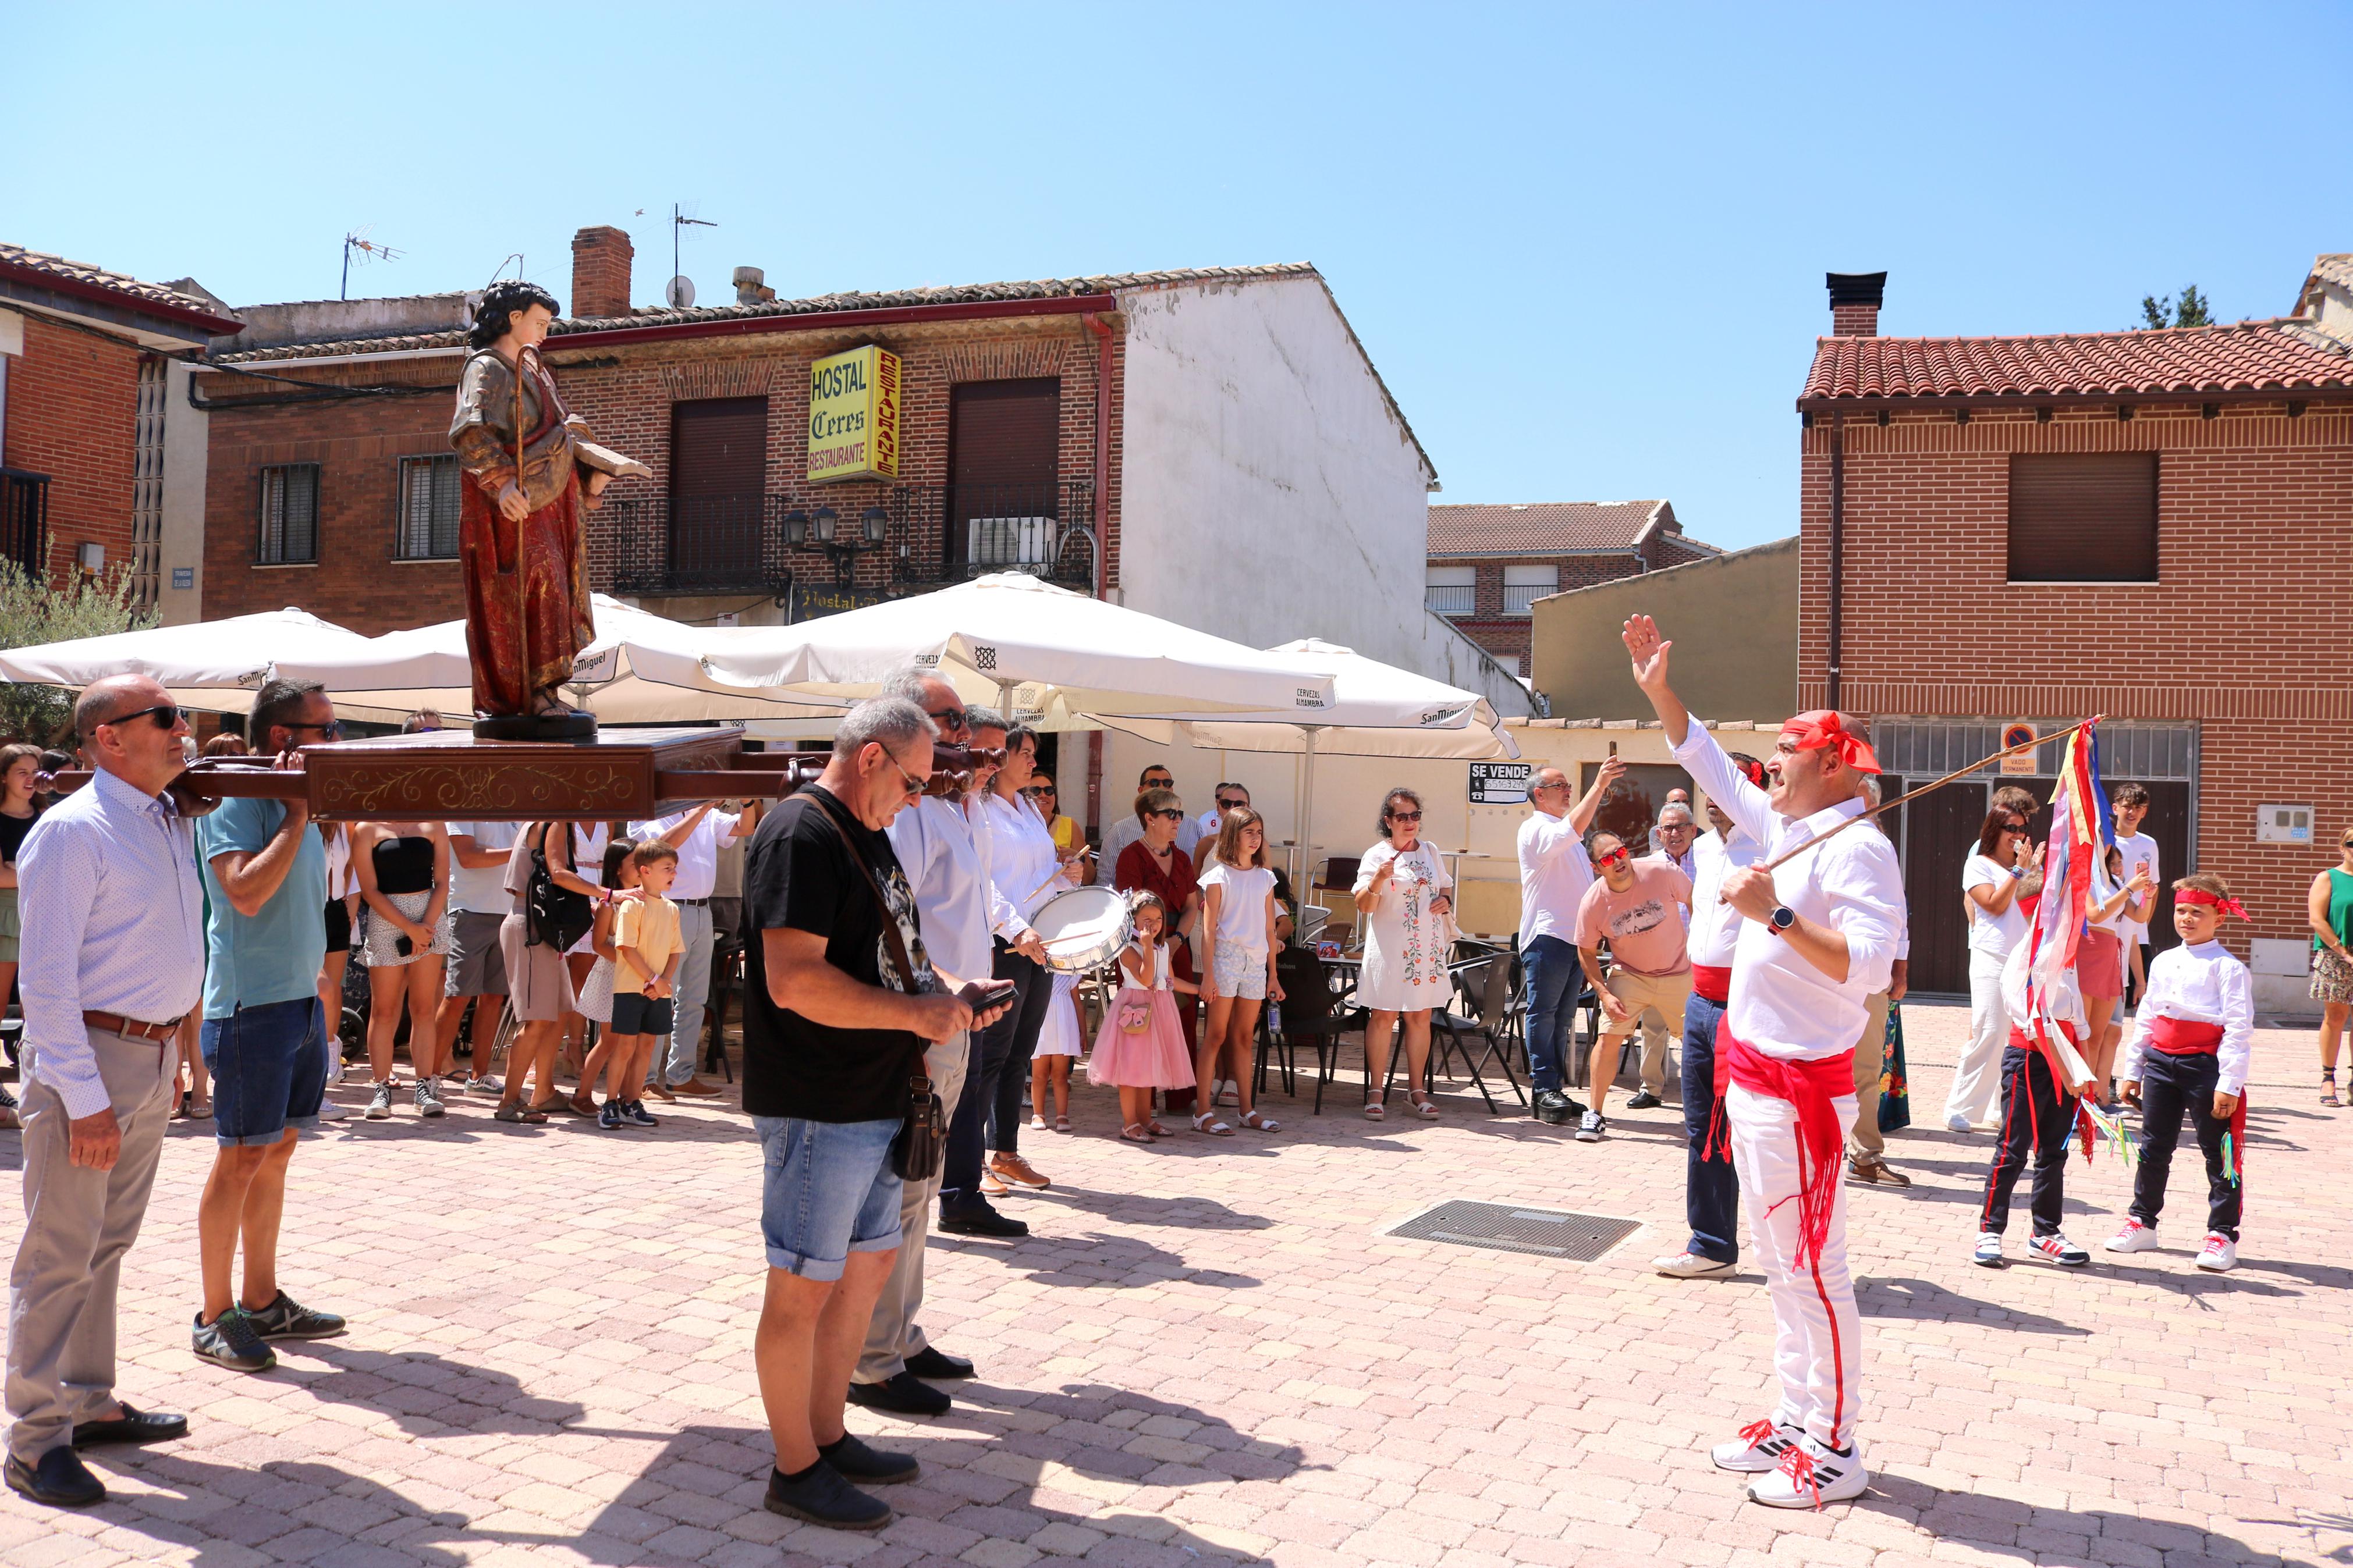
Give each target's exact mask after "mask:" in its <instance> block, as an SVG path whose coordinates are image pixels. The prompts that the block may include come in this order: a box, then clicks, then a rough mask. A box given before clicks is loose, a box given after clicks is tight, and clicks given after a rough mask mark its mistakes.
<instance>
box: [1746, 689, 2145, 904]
mask: <svg viewBox="0 0 2353 1568" xmlns="http://www.w3.org/2000/svg"><path fill="white" fill-rule="evenodd" d="M2106 717H2107V715H2106V714H2105V713H2094V715H2093V716H2092V717H2090V718H2089V719H2084V720H2082V721H2078V722H2076V723H2073V724H2070V725H2068V726H2067V727H2066V728H2065V729H2063V730H2053V731H2051V732H2050V733H2049V734H2047V735H2036V736H2034V737H2032V738H2031V739H2029V740H2024V741H2021V742H2018V744H2016V745H2015V746H2007V747H2004V748H2003V749H2002V750H2000V751H1999V752H1995V753H1994V754H1993V755H1992V756H1990V757H1980V758H1978V760H1977V761H1976V762H1974V763H1970V764H1969V765H1968V767H1965V768H1955V769H1954V770H1953V771H1952V772H1951V773H1947V774H1946V775H1945V776H1944V777H1943V778H1940V779H1937V780H1935V781H1934V782H1932V783H1929V784H1922V785H1921V786H1920V787H1919V788H1918V789H1915V790H1907V791H1906V792H1905V793H1904V794H1902V795H1897V796H1896V797H1895V798H1894V800H1891V801H1884V802H1882V803H1881V804H1880V805H1874V806H1873V807H1872V808H1871V809H1870V810H1869V811H1866V812H1862V813H1859V814H1858V815H1856V816H1850V817H1848V818H1847V819H1846V820H1845V821H1844V822H1841V823H1840V824H1839V825H1838V826H1836V827H1832V828H1829V829H1826V830H1825V831H1823V832H1820V833H1817V834H1815V835H1814V836H1813V837H1811V838H1809V839H1807V840H1806V841H1805V842H1804V843H1803V844H1800V845H1799V846H1798V847H1796V848H1794V849H1791V850H1789V851H1788V853H1786V854H1781V855H1776V856H1775V857H1774V858H1772V859H1770V860H1767V861H1766V862H1765V863H1764V864H1763V865H1762V866H1759V867H1758V868H1757V869H1758V870H1760V871H1770V870H1774V869H1775V868H1778V867H1780V866H1782V865H1784V864H1786V863H1787V862H1788V861H1790V860H1794V859H1796V858H1798V857H1799V856H1800V855H1803V854H1804V853H1805V852H1806V851H1807V850H1809V849H1811V848H1812V847H1814V846H1815V845H1817V844H1820V842H1821V841H1822V840H1824V839H1825V838H1835V837H1838V836H1839V835H1840V834H1841V833H1844V832H1845V831H1846V830H1847V829H1848V828H1850V827H1852V826H1854V825H1855V824H1856V823H1858V822H1869V821H1870V820H1871V819H1872V818H1873V817H1874V816H1878V815H1879V814H1880V813H1881V812H1883V811H1893V810H1894V809H1895V808H1896V807H1897V806H1899V805H1903V804H1904V803H1905V801H1911V800H1917V799H1919V798H1920V797H1921V796H1922V795H1926V794H1927V793H1928V792H1929V791H1931V790H1938V789H1942V788H1944V787H1945V786H1946V785H1947V784H1951V783H1953V782H1954V781H1955V780H1957V779H1965V778H1967V777H1968V776H1969V775H1970V774H1971V773H1976V772H1978V770H1980V769H1983V768H1989V767H1991V766H1993V764H1994V763H1998V762H2000V761H2001V760H2002V759H2003V758H2004V757H2014V756H2016V755H2017V754H2018V753H2019V752H2026V751H2031V750H2033V749H2034V748H2035V747H2037V746H2040V745H2042V744H2044V743H2045V742H2051V741H2059V740H2064V739H2065V738H2066V737H2068V736H2069V735H2072V734H2073V733H2074V732H2075V731H2078V730H2081V729H2084V728H2086V727H2088V726H2090V725H2093V724H2096V723H2098V722H2099V721H2101V720H2103V719H2105V718H2106Z"/></svg>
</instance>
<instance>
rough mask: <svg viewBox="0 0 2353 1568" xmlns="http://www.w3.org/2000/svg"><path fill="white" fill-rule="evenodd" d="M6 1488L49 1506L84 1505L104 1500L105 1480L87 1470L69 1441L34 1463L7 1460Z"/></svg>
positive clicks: (68, 1506) (78, 1506)
mask: <svg viewBox="0 0 2353 1568" xmlns="http://www.w3.org/2000/svg"><path fill="white" fill-rule="evenodd" d="M7 1480H8V1489H9V1490H10V1491H12V1492H16V1493H17V1494H19V1495H20V1496H24V1497H28V1498H31V1499H32V1500H34V1501H35V1502H45V1503H47V1504H48V1505H49V1506H50V1507H51V1508H88V1507H90V1505H91V1504H92V1503H100V1502H104V1501H105V1500H106V1483H105V1482H104V1481H101V1480H100V1479H98V1478H97V1477H96V1476H93V1475H91V1474H90V1467H89V1466H88V1465H85V1464H83V1463H82V1462H81V1456H80V1455H79V1454H77V1453H75V1452H74V1451H73V1447H72V1446H71V1445H70V1444H60V1445H59V1446H58V1447H54V1448H52V1449H50V1450H49V1451H48V1452H47V1453H46V1454H43V1455H42V1456H41V1462H40V1463H39V1464H37V1465H27V1464H26V1463H25V1461H23V1460H22V1459H11V1460H9V1461H8V1468H7Z"/></svg>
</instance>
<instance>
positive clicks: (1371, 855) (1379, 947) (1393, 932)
mask: <svg viewBox="0 0 2353 1568" xmlns="http://www.w3.org/2000/svg"><path fill="white" fill-rule="evenodd" d="M1355 891H1356V908H1357V910H1359V911H1360V912H1361V913H1363V914H1364V915H1365V916H1366V921H1365V967H1364V973H1362V974H1361V975H1360V976H1359V977H1358V979H1357V982H1356V1001H1357V1003H1358V1004H1359V1005H1362V1006H1363V1007H1364V1008H1365V1009H1366V1011H1367V1012H1369V1013H1370V1014H1371V1015H1372V1016H1371V1019H1370V1021H1369V1022H1368V1023H1367V1024H1366V1028H1365V1115H1366V1118H1367V1119H1368V1120H1370V1121H1380V1120H1381V1119H1382V1118H1383V1117H1385V1116H1386V1115H1387V1114H1388V1110H1387V1109H1386V1108H1385V1107H1384V1106H1383V1104H1382V1101H1383V1100H1384V1098H1385V1095H1384V1090H1383V1080H1385V1079H1387V1078H1388V1068H1389V1031H1390V1030H1391V1029H1392V1028H1394V1027H1396V1026H1397V1025H1398V1023H1399V1022H1400V1021H1402V1022H1403V1024H1404V1026H1405V1069H1406V1093H1407V1097H1408V1098H1409V1100H1411V1101H1412V1102H1413V1109H1414V1110H1415V1112H1416V1113H1417V1114H1419V1115H1421V1116H1425V1117H1429V1116H1436V1115H1437V1114H1438V1104H1437V1102H1436V1101H1435V1100H1431V1099H1430V1088H1429V1082H1428V1077H1429V1072H1430V1009H1431V1008H1432V1007H1443V1006H1445V1005H1446V1004H1447V1001H1448V999H1449V998H1450V997H1451V996H1452V995H1453V994H1454V979H1453V976H1452V975H1451V973H1448V971H1447V967H1446V963H1447V960H1448V959H1449V958H1450V957H1451V956H1452V954H1453V951H1454V919H1453V916H1454V899H1453V893H1454V879H1453V878H1451V877H1450V876H1448V875H1447V874H1446V867H1445V865H1444V864H1443V863H1442V862H1441V861H1440V859H1439V858H1438V852H1437V851H1436V850H1434V849H1432V848H1431V847H1430V846H1429V845H1427V844H1424V843H1423V842H1422V841H1421V796H1419V795H1416V794H1414V792H1413V791H1411V790H1409V789H1393V790H1391V791H1389V793H1388V795H1387V796H1385V797H1384V798H1383V799H1382V801H1381V841H1380V842H1379V843H1378V844H1376V845H1374V846H1373V847H1371V848H1370V849H1367V850H1366V851H1365V858H1364V859H1363V861H1362V862H1361V863H1360V864H1359V865H1358V866H1357V868H1356V889H1355Z"/></svg>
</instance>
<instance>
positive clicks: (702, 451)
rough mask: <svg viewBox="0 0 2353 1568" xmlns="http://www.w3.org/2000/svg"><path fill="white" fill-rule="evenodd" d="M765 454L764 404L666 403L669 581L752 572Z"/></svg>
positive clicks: (736, 400) (739, 400)
mask: <svg viewBox="0 0 2353 1568" xmlns="http://www.w3.org/2000/svg"><path fill="white" fill-rule="evenodd" d="M767 453H768V400H767V399H766V398H765V397H709V398H700V399H696V400H694V401H692V402H688V403H674V404H672V405H670V571H671V573H672V574H673V575H674V576H705V577H711V578H714V579H716V578H726V577H746V574H756V573H757V570H758V567H759V564H760V527H761V512H762V502H761V498H762V496H763V494H764V493H765V489H766V487H767V463H768V457H767ZM746 580H748V578H747V577H746Z"/></svg>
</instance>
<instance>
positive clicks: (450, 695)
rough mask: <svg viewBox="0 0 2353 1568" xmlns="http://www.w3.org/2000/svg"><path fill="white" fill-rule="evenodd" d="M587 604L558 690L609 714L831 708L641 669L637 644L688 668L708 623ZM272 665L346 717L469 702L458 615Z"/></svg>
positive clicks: (630, 716)
mask: <svg viewBox="0 0 2353 1568" xmlns="http://www.w3.org/2000/svg"><path fill="white" fill-rule="evenodd" d="M590 613H591V615H592V616H593V617H594V619H595V622H596V640H595V641H594V642H592V643H590V644H589V645H588V647H586V648H584V649H583V650H582V651H581V654H580V657H579V658H577V659H576V660H575V661H574V663H573V671H572V673H573V679H572V680H571V681H570V682H569V683H568V684H567V686H566V688H565V690H566V693H567V694H568V695H569V696H570V697H571V698H572V700H574V701H575V702H577V703H578V704H579V705H580V706H581V707H583V708H585V709H586V710H588V711H590V712H592V713H594V714H596V717H597V718H598V719H600V720H602V721H605V722H607V723H610V724H628V723H661V722H673V723H688V722H691V721H698V720H712V719H718V720H751V719H794V718H807V717H816V716H820V715H822V716H828V717H829V716H830V715H832V714H833V713H835V712H837V711H838V710H839V708H840V706H841V705H840V704H839V702H836V701H831V700H825V699H809V698H802V697H797V696H795V695H792V694H789V693H785V692H758V691H738V690H734V689H728V688H714V687H712V686H710V685H709V683H702V685H699V686H697V687H694V688H691V689H681V688H679V687H676V686H669V685H664V684H662V683H660V682H659V681H658V680H652V679H646V678H645V677H644V675H643V674H642V673H641V671H640V668H639V666H638V655H639V654H640V652H641V651H642V650H646V649H659V650H661V651H662V652H663V653H664V654H666V655H668V656H669V660H668V663H667V664H666V665H665V668H684V669H690V670H691V668H692V663H691V661H692V659H693V658H694V657H695V653H696V650H697V649H698V648H700V647H701V646H702V643H703V641H704V640H705V639H707V638H708V637H712V635H714V634H713V632H712V630H711V629H710V628H707V627H703V626H688V625H686V624H685V623H683V622H681V621H673V620H670V619H669V618H667V617H666V616H657V615H655V614H653V613H652V612H650V611H648V610H640V609H638V608H637V607H636V606H634V605H625V604H623V603H621V602H620V601H619V600H618V599H614V598H608V597H607V596H606V595H603V594H598V595H594V596H593V598H592V600H591V604H590ZM277 668H278V673H279V674H280V675H285V676H291V677H295V678H297V679H308V680H316V681H319V682H321V683H322V684H323V685H324V686H325V687H326V688H327V689H328V690H329V691H330V692H332V693H333V694H334V698H335V706H336V708H337V710H339V711H341V712H343V714H344V715H346V716H347V717H352V718H360V719H381V720H391V719H398V718H400V717H402V716H404V715H406V714H409V713H413V712H416V711H417V710H418V709H420V708H430V709H433V710H436V711H438V712H440V713H442V714H444V715H445V716H447V717H448V720H449V721H451V722H452V723H463V722H465V721H466V720H467V718H468V716H469V715H470V714H471V713H472V712H473V710H474V698H473V676H472V668H471V666H470V664H469V663H468V662H467V658H466V623H465V622H464V621H462V620H457V621H442V622H439V623H438V624H436V625H434V626H418V627H416V628H414V629H413V630H409V631H398V632H387V633H385V635H384V636H382V637H362V638H359V639H357V646H355V647H336V648H331V649H327V650H325V651H323V652H321V653H318V654H316V655H313V656H311V657H308V658H280V660H279V661H278V667H277Z"/></svg>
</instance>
